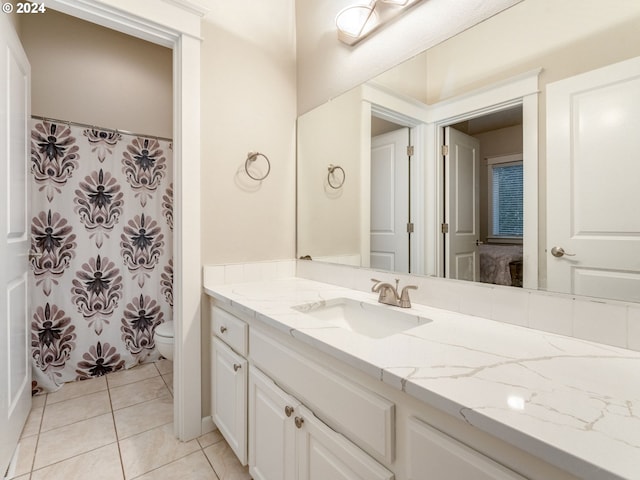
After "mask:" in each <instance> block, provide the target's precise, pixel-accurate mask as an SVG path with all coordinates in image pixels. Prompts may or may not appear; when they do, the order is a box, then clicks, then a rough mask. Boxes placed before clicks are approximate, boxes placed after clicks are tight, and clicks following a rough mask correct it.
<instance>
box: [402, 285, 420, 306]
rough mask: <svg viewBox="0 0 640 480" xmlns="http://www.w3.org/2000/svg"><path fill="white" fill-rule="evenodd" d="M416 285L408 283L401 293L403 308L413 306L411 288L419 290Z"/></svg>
mask: <svg viewBox="0 0 640 480" xmlns="http://www.w3.org/2000/svg"><path fill="white" fill-rule="evenodd" d="M417 289H418V287H417V286H416V285H407V286H405V287H404V288H403V289H402V293H401V294H400V306H401V307H402V308H411V300H410V299H409V290H417Z"/></svg>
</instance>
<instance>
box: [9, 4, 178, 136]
mask: <svg viewBox="0 0 640 480" xmlns="http://www.w3.org/2000/svg"><path fill="white" fill-rule="evenodd" d="M20 38H21V40H22V44H23V46H24V48H25V51H26V52H27V56H28V58H29V62H30V63H31V111H32V113H33V114H34V115H42V116H46V117H51V118H57V119H61V120H70V121H75V122H81V123H87V124H90V125H96V126H100V127H105V128H114V129H121V130H127V131H131V132H135V133H142V134H148V135H157V136H161V137H169V138H171V137H172V131H173V128H172V126H173V125H172V124H173V113H172V110H173V107H172V105H173V93H172V81H173V79H172V69H173V66H172V62H173V60H172V51H171V50H170V49H167V48H164V47H161V46H158V45H155V44H153V43H149V42H146V41H144V40H139V39H137V38H134V37H131V36H129V35H124V34H122V33H118V32H115V31H114V30H110V29H107V28H103V27H100V26H97V25H95V24H93V23H89V22H85V21H83V20H79V19H77V18H74V17H71V16H68V15H64V14H62V13H59V12H56V11H54V10H51V9H48V10H47V12H46V13H44V14H38V15H24V16H21V17H20Z"/></svg>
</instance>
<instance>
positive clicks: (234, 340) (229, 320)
mask: <svg viewBox="0 0 640 480" xmlns="http://www.w3.org/2000/svg"><path fill="white" fill-rule="evenodd" d="M211 322H212V333H213V335H215V336H217V337H218V338H220V339H221V340H222V341H223V342H225V343H226V344H227V345H229V346H230V347H231V348H233V349H234V350H235V351H236V352H238V353H239V354H240V355H242V356H244V357H246V356H247V353H248V350H249V349H248V345H247V337H248V331H249V327H248V325H247V324H246V323H245V322H243V321H242V320H240V319H239V318H238V317H236V316H234V315H232V314H231V313H229V312H227V311H226V310H223V309H221V308H220V307H216V306H215V305H211Z"/></svg>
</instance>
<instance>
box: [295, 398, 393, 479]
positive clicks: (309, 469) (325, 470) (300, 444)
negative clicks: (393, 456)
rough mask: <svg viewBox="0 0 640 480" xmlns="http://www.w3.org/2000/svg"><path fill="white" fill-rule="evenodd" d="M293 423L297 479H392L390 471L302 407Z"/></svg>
mask: <svg viewBox="0 0 640 480" xmlns="http://www.w3.org/2000/svg"><path fill="white" fill-rule="evenodd" d="M294 423H295V425H296V427H297V431H296V447H297V452H298V480H327V479H331V480H392V479H393V478H394V475H393V473H392V472H390V471H389V470H387V469H386V468H384V467H383V466H382V465H380V464H379V463H378V462H376V461H375V460H374V459H373V458H371V457H370V456H369V455H367V454H366V453H365V452H363V451H362V450H360V449H359V448H358V447H357V446H356V445H355V444H353V443H351V442H350V441H349V440H347V439H346V438H345V437H343V436H342V435H340V434H338V433H336V432H334V431H333V430H331V429H330V428H329V427H327V426H326V425H325V424H324V423H322V422H321V421H320V420H318V419H317V418H316V417H315V416H314V415H313V414H312V413H311V411H309V410H308V409H306V408H305V407H303V406H300V407H299V408H298V414H296V415H295V418H294Z"/></svg>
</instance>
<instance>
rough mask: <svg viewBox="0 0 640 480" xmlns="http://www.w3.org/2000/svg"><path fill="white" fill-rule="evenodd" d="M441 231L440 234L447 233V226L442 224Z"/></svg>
mask: <svg viewBox="0 0 640 480" xmlns="http://www.w3.org/2000/svg"><path fill="white" fill-rule="evenodd" d="M441 229H442V233H449V224H448V223H443V224H442V227H441Z"/></svg>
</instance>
